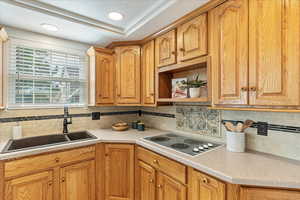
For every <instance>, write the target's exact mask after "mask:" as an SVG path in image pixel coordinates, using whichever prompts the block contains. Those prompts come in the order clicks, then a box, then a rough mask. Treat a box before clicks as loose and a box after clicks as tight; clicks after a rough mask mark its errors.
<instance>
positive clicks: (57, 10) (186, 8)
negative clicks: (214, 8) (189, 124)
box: [0, 0, 209, 46]
mask: <svg viewBox="0 0 300 200" xmlns="http://www.w3.org/2000/svg"><path fill="white" fill-rule="evenodd" d="M208 1H209V0H0V24H2V25H7V26H12V27H17V28H20V29H24V30H28V31H32V32H37V33H43V34H46V35H50V36H55V37H59V38H64V39H69V40H74V41H79V42H83V43H88V44H93V45H101V46H105V45H107V44H109V43H110V42H112V41H122V40H140V39H142V38H144V37H146V36H148V35H149V34H152V33H154V32H156V31H158V30H160V29H161V28H163V27H165V26H167V25H168V24H170V23H172V22H173V21H175V20H176V19H178V18H180V17H182V16H183V15H185V14H187V13H189V12H190V11H192V10H194V9H195V8H197V7H200V6H201V5H202V4H204V3H206V2H208ZM109 12H119V13H121V14H122V15H123V16H124V19H123V20H121V21H113V20H111V19H109V18H108V17H107V15H108V13H109ZM43 23H48V24H52V25H55V26H57V27H58V29H59V30H58V31H57V32H49V31H47V30H44V29H43V28H42V27H41V26H40V25H41V24H43Z"/></svg>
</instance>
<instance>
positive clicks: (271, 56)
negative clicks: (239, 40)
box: [249, 0, 300, 106]
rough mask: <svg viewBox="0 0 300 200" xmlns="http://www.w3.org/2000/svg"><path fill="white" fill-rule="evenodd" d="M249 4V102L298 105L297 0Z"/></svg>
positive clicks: (299, 24) (299, 20)
mask: <svg viewBox="0 0 300 200" xmlns="http://www.w3.org/2000/svg"><path fill="white" fill-rule="evenodd" d="M249 6H250V9H249V10H250V13H249V16H250V25H249V28H250V29H249V31H250V32H249V37H250V38H249V45H250V46H249V51H250V52H249V64H250V67H249V77H250V79H249V86H250V97H249V100H250V105H277V106H281V105H283V106H293V105H299V92H300V91H299V90H300V86H299V73H300V72H299V65H300V63H299V62H300V60H299V57H300V37H299V35H300V1H299V0H272V1H262V0H251V1H249Z"/></svg>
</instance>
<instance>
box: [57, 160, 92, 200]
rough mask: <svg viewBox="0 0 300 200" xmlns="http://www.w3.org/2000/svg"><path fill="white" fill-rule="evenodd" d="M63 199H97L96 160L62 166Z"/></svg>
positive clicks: (61, 185)
mask: <svg viewBox="0 0 300 200" xmlns="http://www.w3.org/2000/svg"><path fill="white" fill-rule="evenodd" d="M60 175H61V180H60V181H61V184H60V188H61V194H60V197H61V200H82V199H85V200H95V196H96V194H95V161H84V162H80V163H77V164H73V165H70V166H66V167H63V168H61V171H60Z"/></svg>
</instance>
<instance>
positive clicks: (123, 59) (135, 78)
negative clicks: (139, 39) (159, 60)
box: [116, 46, 141, 104]
mask: <svg viewBox="0 0 300 200" xmlns="http://www.w3.org/2000/svg"><path fill="white" fill-rule="evenodd" d="M116 53H117V70H116V74H117V80H116V81H117V103H119V104H139V103H140V100H141V97H140V96H141V95H140V89H141V87H140V84H141V80H140V79H141V77H140V76H141V74H140V73H141V72H140V71H141V66H140V47H139V46H129V47H118V48H116Z"/></svg>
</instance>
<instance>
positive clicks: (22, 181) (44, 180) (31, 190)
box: [1, 171, 54, 200]
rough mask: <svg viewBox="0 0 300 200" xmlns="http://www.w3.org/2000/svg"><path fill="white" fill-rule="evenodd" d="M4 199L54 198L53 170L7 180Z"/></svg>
mask: <svg viewBox="0 0 300 200" xmlns="http://www.w3.org/2000/svg"><path fill="white" fill-rule="evenodd" d="M1 199H2V197H1ZM4 199H5V200H54V198H53V173H52V171H46V172H41V173H37V174H32V175H29V176H23V177H20V178H15V179H12V180H10V181H7V182H6V183H5V197H4Z"/></svg>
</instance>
